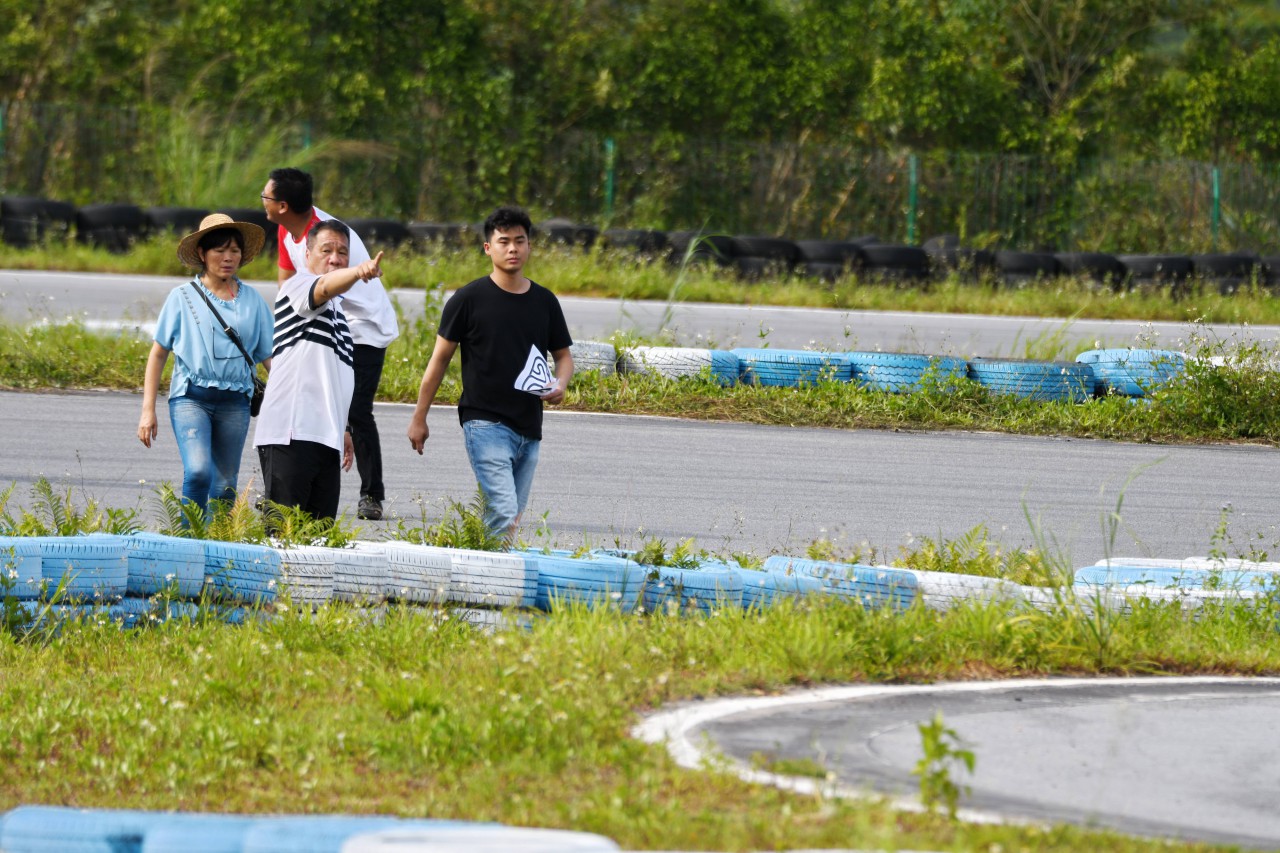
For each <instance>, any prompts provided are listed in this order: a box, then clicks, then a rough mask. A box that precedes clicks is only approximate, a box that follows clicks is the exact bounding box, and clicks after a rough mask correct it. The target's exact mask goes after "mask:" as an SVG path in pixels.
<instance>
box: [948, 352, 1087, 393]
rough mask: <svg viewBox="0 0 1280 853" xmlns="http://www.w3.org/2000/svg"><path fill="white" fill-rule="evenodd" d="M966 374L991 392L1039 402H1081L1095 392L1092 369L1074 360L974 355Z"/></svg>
mask: <svg viewBox="0 0 1280 853" xmlns="http://www.w3.org/2000/svg"><path fill="white" fill-rule="evenodd" d="M969 378H970V379H972V380H974V381H975V382H977V383H978V384H979V385H981V386H982V387H984V388H986V389H987V390H989V391H991V392H992V393H993V394H1007V395H1013V396H1016V397H1023V398H1025V399H1029V400H1038V401H1041V402H1051V401H1061V402H1071V403H1082V402H1084V401H1085V400H1087V399H1089V398H1090V397H1092V396H1093V394H1094V378H1093V371H1092V370H1091V369H1090V368H1089V366H1088V365H1087V364H1080V363H1078V362H1074V361H1035V360H1031V359H1000V358H975V359H971V360H970V361H969Z"/></svg>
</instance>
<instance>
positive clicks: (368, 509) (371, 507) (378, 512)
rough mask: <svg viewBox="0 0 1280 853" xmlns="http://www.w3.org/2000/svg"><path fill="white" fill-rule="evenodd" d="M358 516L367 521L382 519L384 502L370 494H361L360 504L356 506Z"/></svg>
mask: <svg viewBox="0 0 1280 853" xmlns="http://www.w3.org/2000/svg"><path fill="white" fill-rule="evenodd" d="M356 518H361V519H364V520H365V521H381V520H382V502H381V501H379V500H377V499H375V498H372V497H370V496H369V495H361V496H360V505H359V506H358V507H357V508H356Z"/></svg>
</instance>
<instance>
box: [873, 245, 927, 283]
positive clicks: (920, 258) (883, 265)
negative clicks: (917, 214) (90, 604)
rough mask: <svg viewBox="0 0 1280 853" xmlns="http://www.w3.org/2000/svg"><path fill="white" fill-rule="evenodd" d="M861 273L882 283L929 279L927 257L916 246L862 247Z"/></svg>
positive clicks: (922, 250)
mask: <svg viewBox="0 0 1280 853" xmlns="http://www.w3.org/2000/svg"><path fill="white" fill-rule="evenodd" d="M862 256H863V267H862V273H863V274H864V275H865V276H867V277H868V278H873V279H881V280H884V281H919V280H922V279H926V278H928V277H929V256H928V255H927V254H925V251H924V249H921V248H919V247H917V246H899V245H887V244H883V243H878V244H871V245H866V246H863V247H862Z"/></svg>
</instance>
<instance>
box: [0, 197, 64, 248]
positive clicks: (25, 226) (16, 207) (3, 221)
mask: <svg viewBox="0 0 1280 853" xmlns="http://www.w3.org/2000/svg"><path fill="white" fill-rule="evenodd" d="M75 218H76V208H75V206H74V205H71V204H67V203H66V202H64V201H50V200H49V199H44V198H32V197H29V196H5V197H3V198H0V239H3V240H4V242H5V243H8V244H9V245H10V246H20V247H25V246H32V245H35V244H37V243H40V242H42V241H44V240H46V239H48V238H61V239H65V238H66V237H67V235H68V234H70V233H71V227H72V225H73V224H74V222H75Z"/></svg>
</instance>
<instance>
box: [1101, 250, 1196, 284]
mask: <svg viewBox="0 0 1280 853" xmlns="http://www.w3.org/2000/svg"><path fill="white" fill-rule="evenodd" d="M1116 260H1118V261H1119V262H1120V263H1121V264H1123V265H1124V268H1125V271H1126V272H1128V273H1129V276H1130V278H1131V279H1132V280H1133V281H1135V282H1143V283H1146V282H1153V283H1157V284H1167V283H1176V282H1182V281H1186V280H1187V279H1189V278H1191V275H1192V273H1193V272H1194V271H1195V268H1194V266H1193V265H1192V262H1191V257H1190V256H1189V255H1117V256H1116Z"/></svg>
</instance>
